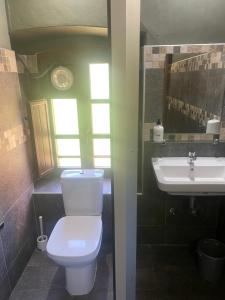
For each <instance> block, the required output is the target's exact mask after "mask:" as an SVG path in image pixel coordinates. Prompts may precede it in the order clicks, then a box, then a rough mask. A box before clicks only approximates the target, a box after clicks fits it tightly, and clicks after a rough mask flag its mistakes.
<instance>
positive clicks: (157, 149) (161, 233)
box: [138, 142, 225, 244]
mask: <svg viewBox="0 0 225 300" xmlns="http://www.w3.org/2000/svg"><path fill="white" fill-rule="evenodd" d="M189 151H196V153H197V155H198V156H224V153H225V144H224V143H221V144H219V145H213V144H208V143H168V144H166V145H160V144H154V143H151V142H145V147H144V176H143V178H144V189H143V196H142V197H139V198H138V241H139V243H156V244H161V243H168V244H181V243H191V242H194V241H195V240H197V239H199V238H202V237H217V236H218V237H220V236H219V232H218V223H219V222H221V230H220V232H221V234H222V232H223V235H224V239H225V234H224V232H225V231H222V230H223V229H224V228H225V225H224V222H223V223H222V220H223V217H222V218H219V212H220V210H221V207H220V206H221V204H222V203H223V201H225V200H224V199H223V198H224V197H198V198H197V200H196V208H197V210H198V215H197V216H193V215H191V214H190V208H189V198H188V197H183V196H171V195H169V194H167V193H165V192H162V191H160V190H159V188H158V186H157V182H156V179H155V175H154V173H153V168H152V164H151V159H152V157H160V156H187V153H188V152H189ZM224 207H225V205H224ZM171 208H174V209H175V215H172V214H170V209H171ZM224 211H225V209H224ZM220 220H221V221H220ZM221 234H220V235H221Z"/></svg>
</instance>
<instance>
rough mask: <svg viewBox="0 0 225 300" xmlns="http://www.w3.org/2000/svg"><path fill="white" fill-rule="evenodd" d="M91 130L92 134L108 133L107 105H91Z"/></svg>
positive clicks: (108, 117)
mask: <svg viewBox="0 0 225 300" xmlns="http://www.w3.org/2000/svg"><path fill="white" fill-rule="evenodd" d="M92 130H93V133H94V134H109V133H110V115H109V104H92Z"/></svg>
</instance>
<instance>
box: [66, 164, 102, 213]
mask: <svg viewBox="0 0 225 300" xmlns="http://www.w3.org/2000/svg"><path fill="white" fill-rule="evenodd" d="M103 176H104V171H103V170H97V169H90V170H87V169H85V170H65V171H63V172H62V174H61V186H62V194H63V203H64V208H65V213H66V215H67V216H98V215H101V213H102V205H103Z"/></svg>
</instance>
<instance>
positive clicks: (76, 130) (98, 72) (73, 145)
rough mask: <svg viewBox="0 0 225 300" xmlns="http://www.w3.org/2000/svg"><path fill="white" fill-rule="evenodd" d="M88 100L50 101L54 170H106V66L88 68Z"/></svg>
mask: <svg viewBox="0 0 225 300" xmlns="http://www.w3.org/2000/svg"><path fill="white" fill-rule="evenodd" d="M88 72H89V86H90V98H89V99H85V101H82V99H52V100H51V108H52V109H51V110H52V120H53V130H54V133H53V135H54V145H55V155H56V161H57V165H58V167H61V168H67V167H78V168H80V167H81V168H92V167H96V168H110V167H111V149H110V101H109V100H110V99H109V66H108V64H106V63H104V64H90V65H89V70H88Z"/></svg>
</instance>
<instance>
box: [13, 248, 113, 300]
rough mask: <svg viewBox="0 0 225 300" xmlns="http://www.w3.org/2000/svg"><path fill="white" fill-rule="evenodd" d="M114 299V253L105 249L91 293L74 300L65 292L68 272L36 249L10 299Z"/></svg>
mask: <svg viewBox="0 0 225 300" xmlns="http://www.w3.org/2000/svg"><path fill="white" fill-rule="evenodd" d="M22 299H23V300H30V299H31V300H71V299H74V300H113V268H112V253H111V251H110V248H109V247H104V246H103V247H102V249H101V252H100V253H99V256H98V270H97V275H96V281H95V286H94V288H93V290H92V291H91V293H90V294H88V295H85V296H79V297H78V296H76V297H71V296H70V295H69V294H68V293H67V291H66V290H65V270H64V268H63V267H58V266H57V265H56V264H55V263H53V262H52V261H51V260H50V259H49V258H48V256H47V255H46V253H45V252H40V251H38V250H35V251H34V253H33V255H32V257H31V259H30V260H29V262H28V264H27V266H26V268H25V270H24V272H23V274H22V276H21V277H20V279H19V281H18V283H17V285H16V287H15V289H14V291H13V293H12V295H11V298H10V300H22Z"/></svg>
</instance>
